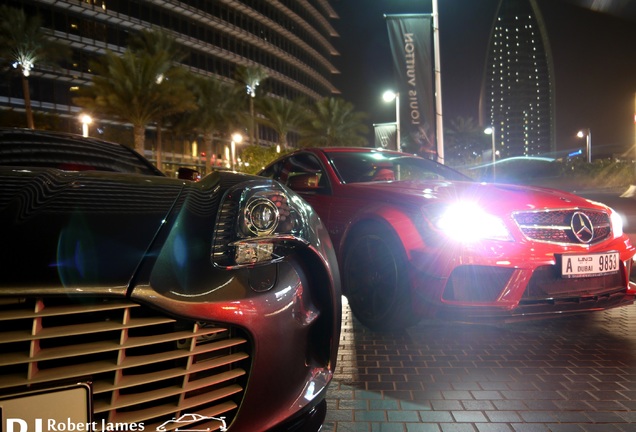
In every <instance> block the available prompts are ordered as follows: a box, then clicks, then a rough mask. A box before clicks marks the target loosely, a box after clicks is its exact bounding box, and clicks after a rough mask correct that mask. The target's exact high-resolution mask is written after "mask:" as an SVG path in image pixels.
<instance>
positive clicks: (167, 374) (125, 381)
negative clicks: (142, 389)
mask: <svg viewBox="0 0 636 432" xmlns="http://www.w3.org/2000/svg"><path fill="white" fill-rule="evenodd" d="M246 357H247V355H244V356H241V357H240V358H235V360H244V359H245V358H246ZM207 366H208V365H205V368H201V370H205V369H206V368H207ZM192 372H193V370H186V369H183V368H178V369H170V370H165V371H160V372H153V373H147V374H144V375H135V376H134V377H124V378H122V379H121V381H120V382H118V383H117V384H112V383H109V382H105V381H100V382H95V383H93V394H99V393H105V392H110V391H114V390H121V389H125V388H129V387H135V386H139V385H144V384H149V383H153V382H157V381H158V380H160V379H169V378H178V377H182V376H184V375H187V374H188V373H192ZM243 374H245V371H244V370H242V369H235V370H234V371H233V372H232V377H233V378H236V377H239V376H241V375H243Z"/></svg>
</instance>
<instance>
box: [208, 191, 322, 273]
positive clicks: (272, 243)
mask: <svg viewBox="0 0 636 432" xmlns="http://www.w3.org/2000/svg"><path fill="white" fill-rule="evenodd" d="M309 212H310V210H309V207H308V206H307V205H306V203H305V202H304V201H303V200H302V199H300V198H299V197H298V195H296V194H294V193H293V192H291V191H289V190H286V189H284V188H282V187H281V186H280V185H278V184H276V183H268V184H258V185H256V186H248V187H245V186H241V185H238V186H235V187H234V188H232V189H231V190H230V191H228V192H227V193H226V195H225V197H224V198H223V203H222V204H221V207H220V210H219V215H218V217H217V229H216V231H215V233H214V241H213V246H212V261H213V263H214V264H215V265H217V266H219V267H225V268H237V267H244V266H254V265H259V264H267V263H272V262H276V261H279V260H281V259H283V258H284V257H285V256H287V255H288V254H290V253H291V252H292V251H294V250H295V249H296V248H297V247H299V246H305V245H307V244H308V239H309V238H311V233H310V232H309V230H310V227H311V223H310V221H309V219H310V216H309Z"/></svg>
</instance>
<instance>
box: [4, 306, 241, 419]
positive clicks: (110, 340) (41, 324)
mask: <svg viewBox="0 0 636 432" xmlns="http://www.w3.org/2000/svg"><path fill="white" fill-rule="evenodd" d="M0 321H1V322H2V326H0V395H5V394H7V393H8V392H9V390H11V393H16V392H23V391H28V390H35V389H41V388H49V387H51V388H52V387H57V386H59V385H63V384H68V383H76V382H82V381H85V382H92V383H94V385H93V394H94V407H95V410H94V411H95V421H97V423H98V424H101V421H102V420H103V421H106V422H113V421H116V422H131V423H132V422H137V423H140V422H144V423H145V424H146V425H148V424H157V425H159V424H161V423H163V422H165V421H166V420H170V419H171V418H174V417H179V415H181V414H182V413H184V410H185V411H186V412H188V413H201V414H203V415H206V414H204V413H206V412H214V413H215V414H214V415H223V416H224V417H225V418H226V421H227V423H228V424H229V423H230V422H231V419H232V418H233V416H234V415H235V413H236V411H237V408H238V406H239V405H240V401H241V399H242V395H243V393H244V389H245V386H246V383H247V380H248V373H247V371H249V370H250V366H251V354H250V352H251V351H250V350H251V344H250V342H249V340H248V338H247V335H246V334H245V333H244V332H243V331H241V330H240V329H238V328H233V327H227V326H218V325H216V324H214V323H203V322H194V321H190V320H184V319H176V318H173V317H168V316H166V315H164V314H162V313H160V312H157V311H154V310H152V309H150V308H147V307H145V306H140V305H138V304H135V303H132V302H127V301H121V300H114V299H105V298H100V299H97V298H91V299H86V298H82V299H75V298H41V299H15V300H12V299H8V298H3V299H2V300H1V301H0ZM2 329H6V331H2ZM208 415H209V414H208ZM212 430H214V429H212Z"/></svg>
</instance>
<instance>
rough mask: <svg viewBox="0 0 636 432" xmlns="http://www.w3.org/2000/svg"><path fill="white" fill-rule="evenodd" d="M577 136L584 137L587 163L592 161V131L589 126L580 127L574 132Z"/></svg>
mask: <svg viewBox="0 0 636 432" xmlns="http://www.w3.org/2000/svg"><path fill="white" fill-rule="evenodd" d="M576 136H577V137H579V138H583V137H585V154H586V155H587V163H592V131H591V130H590V128H587V129H582V130H580V131H578V132H577V133H576Z"/></svg>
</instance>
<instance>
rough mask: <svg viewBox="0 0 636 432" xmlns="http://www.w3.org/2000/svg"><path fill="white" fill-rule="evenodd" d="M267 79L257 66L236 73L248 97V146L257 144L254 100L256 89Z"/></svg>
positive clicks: (264, 72) (266, 75)
mask: <svg viewBox="0 0 636 432" xmlns="http://www.w3.org/2000/svg"><path fill="white" fill-rule="evenodd" d="M268 77H269V75H268V74H267V72H266V71H265V70H264V69H263V68H261V67H258V66H255V67H239V68H238V69H237V71H236V78H237V80H238V81H240V82H241V83H243V84H245V89H246V90H247V94H248V95H249V97H250V99H249V100H250V144H258V129H257V125H256V116H255V113H254V98H255V97H256V89H257V88H258V86H259V85H260V84H261V82H263V81H264V80H266V79H267V78H268Z"/></svg>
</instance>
